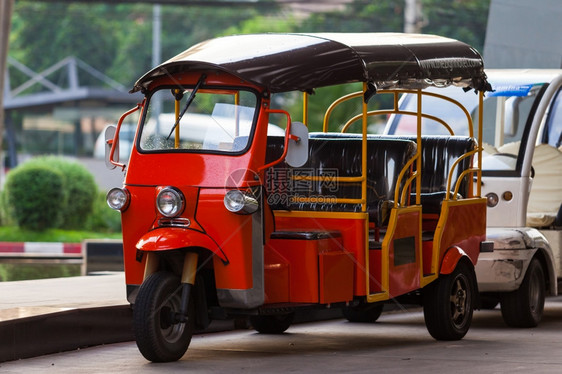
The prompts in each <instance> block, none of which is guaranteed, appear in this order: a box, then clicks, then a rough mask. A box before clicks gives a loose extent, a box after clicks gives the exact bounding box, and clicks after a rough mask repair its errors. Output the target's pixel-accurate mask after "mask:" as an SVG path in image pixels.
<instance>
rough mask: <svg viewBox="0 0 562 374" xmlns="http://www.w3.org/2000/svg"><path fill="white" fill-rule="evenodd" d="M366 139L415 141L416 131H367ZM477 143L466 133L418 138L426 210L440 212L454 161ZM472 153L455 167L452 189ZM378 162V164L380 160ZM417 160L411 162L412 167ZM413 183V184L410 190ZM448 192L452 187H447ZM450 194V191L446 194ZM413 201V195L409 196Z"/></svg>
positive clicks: (464, 189) (464, 185) (464, 192)
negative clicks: (386, 132) (368, 133)
mask: <svg viewBox="0 0 562 374" xmlns="http://www.w3.org/2000/svg"><path fill="white" fill-rule="evenodd" d="M310 138H315V139H356V138H361V135H360V134H345V133H344V134H342V133H311V134H310ZM368 139H369V141H371V140H374V139H378V140H396V139H403V140H409V141H412V142H416V136H415V135H400V136H392V135H368ZM476 147H477V143H476V140H475V139H474V138H471V137H467V136H439V135H423V136H422V138H421V175H422V180H421V204H422V207H423V208H422V209H423V212H424V213H426V214H439V213H440V211H441V202H442V201H443V199H444V198H445V194H446V190H447V178H448V175H449V172H450V170H451V167H452V166H453V163H454V162H455V161H456V160H457V159H458V158H459V157H461V156H462V155H464V154H465V153H467V152H470V151H472V150H474V149H476ZM471 160H472V158H471V157H467V158H465V159H463V160H462V161H461V162H460V163H459V164H458V165H457V167H456V168H455V170H454V172H453V178H452V181H451V189H452V190H454V187H455V183H456V181H457V179H458V178H459V176H460V175H461V173H462V172H463V171H465V170H467V169H468V168H470V166H471ZM379 165H380V164H379ZM415 168H416V164H414V170H415ZM470 183H472V180H471V179H469V178H465V179H464V180H463V181H462V182H461V185H460V188H459V191H458V196H457V198H462V197H467V196H468V190H469V187H470ZM415 188H416V185H415V183H413V184H412V192H415ZM450 192H451V194H452V192H453V191H450ZM449 196H450V197H451V196H452V195H449ZM412 198H413V199H414V200H412V203H414V202H415V195H413V197H412Z"/></svg>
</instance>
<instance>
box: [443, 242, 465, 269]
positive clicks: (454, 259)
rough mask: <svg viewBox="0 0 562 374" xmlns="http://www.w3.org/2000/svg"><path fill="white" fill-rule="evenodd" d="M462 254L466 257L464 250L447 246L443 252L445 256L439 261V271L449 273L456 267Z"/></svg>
mask: <svg viewBox="0 0 562 374" xmlns="http://www.w3.org/2000/svg"><path fill="white" fill-rule="evenodd" d="M464 256H466V257H467V258H468V255H467V254H466V252H465V251H463V250H462V249H460V248H459V247H451V248H449V249H448V250H447V252H445V256H443V261H442V262H441V269H440V270H439V273H440V274H451V273H452V272H453V270H455V268H456V267H457V264H458V263H459V260H460V259H461V258H462V257H464Z"/></svg>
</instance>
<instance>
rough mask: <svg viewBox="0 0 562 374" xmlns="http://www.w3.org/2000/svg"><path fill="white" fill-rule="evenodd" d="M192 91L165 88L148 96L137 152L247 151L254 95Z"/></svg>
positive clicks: (190, 89) (220, 91)
mask: <svg viewBox="0 0 562 374" xmlns="http://www.w3.org/2000/svg"><path fill="white" fill-rule="evenodd" d="M193 90H194V89H193V88H188V89H185V88H178V87H166V88H162V89H159V90H158V91H156V92H154V93H153V94H152V95H151V97H150V100H149V102H148V110H147V113H146V116H145V118H144V121H143V125H142V128H141V133H140V143H139V147H140V150H141V151H177V150H179V151H193V152H213V153H216V152H220V153H241V152H243V151H244V150H246V149H247V148H248V145H249V139H250V138H251V136H250V134H251V131H252V128H253V124H254V122H255V119H256V113H257V97H256V95H255V93H254V92H251V91H244V90H240V91H234V90H232V91H230V90H209V89H200V90H197V91H196V92H195V93H194V92H193ZM190 99H191V100H192V101H190ZM176 112H177V113H178V115H177V116H176ZM182 114H183V115H182ZM178 117H179V118H180V120H179V121H177V118H178ZM176 122H178V123H177V124H176Z"/></svg>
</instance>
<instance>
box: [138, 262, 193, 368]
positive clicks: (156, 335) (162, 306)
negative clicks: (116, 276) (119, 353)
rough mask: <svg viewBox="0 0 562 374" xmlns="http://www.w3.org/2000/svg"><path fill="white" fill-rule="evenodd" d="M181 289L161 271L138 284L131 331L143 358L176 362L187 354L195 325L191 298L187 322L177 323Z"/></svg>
mask: <svg viewBox="0 0 562 374" xmlns="http://www.w3.org/2000/svg"><path fill="white" fill-rule="evenodd" d="M181 290H182V286H181V283H180V280H179V278H178V277H176V276H175V275H174V274H172V273H169V272H165V271H161V272H158V273H154V274H152V275H151V276H149V277H148V278H147V279H146V280H145V281H144V282H143V284H142V285H141V287H140V289H139V293H138V296H137V299H136V302H135V306H134V308H133V329H134V333H135V339H136V342H137V346H138V348H139V350H140V352H141V353H142V355H143V356H144V357H145V358H146V359H147V360H149V361H152V362H169V361H176V360H179V359H180V358H181V357H182V356H183V355H184V354H185V352H186V351H187V348H188V347H189V343H190V342H191V337H192V335H193V329H194V326H195V305H194V303H193V297H191V298H190V301H189V307H188V316H187V321H186V322H178V318H177V317H178V313H179V311H180V308H181V293H182V292H181Z"/></svg>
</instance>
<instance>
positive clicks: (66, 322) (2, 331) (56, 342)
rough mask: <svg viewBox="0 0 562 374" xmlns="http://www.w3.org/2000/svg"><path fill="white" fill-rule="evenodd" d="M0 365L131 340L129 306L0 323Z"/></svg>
mask: <svg viewBox="0 0 562 374" xmlns="http://www.w3.org/2000/svg"><path fill="white" fill-rule="evenodd" d="M0 336H1V337H2V339H0V362H4V361H12V360H19V359H23V358H30V357H36V356H41V355H46V354H51V353H58V352H62V351H69V350H74V349H78V348H83V347H88V346H94V345H100V344H111V343H118V342H124V341H131V340H134V336H133V329H132V309H131V307H130V306H129V305H120V306H113V307H99V308H85V309H74V310H69V311H64V312H58V313H49V314H44V315H39V316H33V317H26V318H19V319H14V320H8V321H4V322H0Z"/></svg>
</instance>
